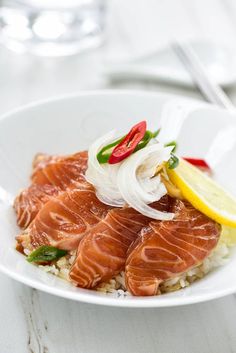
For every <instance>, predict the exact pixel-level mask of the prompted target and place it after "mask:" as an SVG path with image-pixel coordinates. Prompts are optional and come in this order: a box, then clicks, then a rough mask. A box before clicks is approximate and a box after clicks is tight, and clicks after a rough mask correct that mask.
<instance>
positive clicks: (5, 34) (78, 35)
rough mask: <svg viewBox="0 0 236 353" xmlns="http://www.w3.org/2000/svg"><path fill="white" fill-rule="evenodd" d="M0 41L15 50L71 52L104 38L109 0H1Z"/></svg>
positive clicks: (44, 52)
mask: <svg viewBox="0 0 236 353" xmlns="http://www.w3.org/2000/svg"><path fill="white" fill-rule="evenodd" d="M0 4H1V5H0V42H1V43H3V44H4V45H6V46H7V47H8V48H10V49H13V50H15V51H19V52H23V51H30V52H32V53H34V54H38V55H43V56H63V55H71V54H74V53H77V52H79V51H83V50H85V49H88V48H94V47H97V46H99V45H100V44H101V43H102V42H103V39H104V27H105V10H106V0H1V2H0Z"/></svg>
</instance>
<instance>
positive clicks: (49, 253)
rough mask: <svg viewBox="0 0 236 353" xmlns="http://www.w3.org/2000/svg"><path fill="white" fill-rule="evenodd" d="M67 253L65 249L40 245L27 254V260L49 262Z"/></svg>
mask: <svg viewBox="0 0 236 353" xmlns="http://www.w3.org/2000/svg"><path fill="white" fill-rule="evenodd" d="M66 254H67V251H66V250H62V249H58V248H55V247H53V246H49V245H42V246H40V247H39V248H37V249H36V250H34V251H32V252H31V253H30V254H29V255H28V256H27V261H29V262H50V261H53V260H57V259H59V258H60V257H62V256H65V255H66Z"/></svg>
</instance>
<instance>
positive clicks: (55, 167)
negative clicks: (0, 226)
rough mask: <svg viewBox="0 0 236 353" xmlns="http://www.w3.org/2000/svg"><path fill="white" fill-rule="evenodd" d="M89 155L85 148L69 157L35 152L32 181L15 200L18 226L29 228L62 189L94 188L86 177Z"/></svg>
mask: <svg viewBox="0 0 236 353" xmlns="http://www.w3.org/2000/svg"><path fill="white" fill-rule="evenodd" d="M87 158H88V156H87V152H86V151H84V152H78V153H76V154H74V155H71V156H66V157H60V156H50V155H46V154H38V155H36V157H35V158H34V161H33V174H32V181H33V184H32V185H31V186H29V187H28V188H27V189H25V190H23V191H22V192H21V193H20V194H19V195H18V196H17V197H16V199H15V202H14V209H15V212H16V215H17V224H18V226H19V227H21V228H23V229H25V228H27V227H28V226H29V224H30V223H31V222H32V220H33V219H34V218H35V216H36V215H37V213H38V212H39V210H40V209H41V208H42V206H43V205H44V204H45V203H46V202H48V201H49V200H50V198H51V197H52V196H56V195H58V194H59V193H60V192H61V191H64V190H66V189H67V188H74V187H76V188H79V189H85V188H89V189H90V188H92V186H91V185H90V184H88V183H87V182H86V181H85V177H84V174H85V171H86V168H87Z"/></svg>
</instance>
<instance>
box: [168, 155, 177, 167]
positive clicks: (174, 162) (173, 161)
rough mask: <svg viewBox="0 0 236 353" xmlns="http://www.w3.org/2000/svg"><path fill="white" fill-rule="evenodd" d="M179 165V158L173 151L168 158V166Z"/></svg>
mask: <svg viewBox="0 0 236 353" xmlns="http://www.w3.org/2000/svg"><path fill="white" fill-rule="evenodd" d="M178 165H179V158H178V157H176V156H175V155H174V154H173V153H171V155H170V159H169V160H168V168H169V169H175V168H176V167H178Z"/></svg>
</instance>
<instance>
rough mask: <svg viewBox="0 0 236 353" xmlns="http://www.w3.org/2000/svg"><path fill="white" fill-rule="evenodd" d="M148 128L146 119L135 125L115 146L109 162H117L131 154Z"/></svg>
mask: <svg viewBox="0 0 236 353" xmlns="http://www.w3.org/2000/svg"><path fill="white" fill-rule="evenodd" d="M146 129H147V124H146V121H141V122H140V123H138V124H136V125H134V126H133V127H132V129H131V130H130V131H129V133H128V134H127V135H126V136H125V138H124V139H123V140H122V141H121V142H120V143H119V144H118V145H117V146H116V147H115V148H114V150H113V151H112V154H111V155H110V158H109V160H108V163H109V164H116V163H119V162H121V161H123V159H125V158H127V157H128V156H130V155H131V154H132V153H133V151H134V150H135V147H136V146H137V145H138V144H139V142H140V141H141V140H142V138H143V137H144V135H145V132H146Z"/></svg>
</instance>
